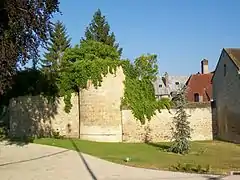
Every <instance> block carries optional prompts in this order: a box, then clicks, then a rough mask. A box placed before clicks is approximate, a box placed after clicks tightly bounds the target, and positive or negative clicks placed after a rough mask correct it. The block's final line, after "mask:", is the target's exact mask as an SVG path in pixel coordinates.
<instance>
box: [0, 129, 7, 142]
mask: <svg viewBox="0 0 240 180" xmlns="http://www.w3.org/2000/svg"><path fill="white" fill-rule="evenodd" d="M6 137H7V130H6V128H5V127H0V140H2V139H4V138H6Z"/></svg>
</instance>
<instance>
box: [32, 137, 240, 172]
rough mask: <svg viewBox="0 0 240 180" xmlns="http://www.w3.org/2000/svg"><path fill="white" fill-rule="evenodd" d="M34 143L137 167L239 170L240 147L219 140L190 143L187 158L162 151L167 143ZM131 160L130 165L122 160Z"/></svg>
mask: <svg viewBox="0 0 240 180" xmlns="http://www.w3.org/2000/svg"><path fill="white" fill-rule="evenodd" d="M34 143H37V144H45V145H51V146H57V147H63V148H66V149H73V150H76V151H81V152H83V153H87V154H90V155H93V156H97V157H99V158H102V159H105V160H108V161H112V162H116V163H121V164H128V165H131V166H137V167H146V168H154V169H164V170H169V168H170V167H171V166H172V165H176V164H177V163H181V164H184V163H190V164H195V165H201V166H202V167H206V166H208V165H210V167H211V173H217V174H225V173H227V172H229V171H231V170H240V146H239V145H235V144H232V143H226V142H220V141H202V142H192V143H191V151H190V153H189V154H188V155H177V154H173V153H169V152H166V151H164V150H163V149H164V148H165V149H166V148H167V146H168V145H169V143H158V144H144V143H99V142H90V141H83V140H69V139H49V138H46V139H37V140H35V141H34ZM126 157H130V158H131V160H130V161H129V162H125V161H124V159H125V158H126Z"/></svg>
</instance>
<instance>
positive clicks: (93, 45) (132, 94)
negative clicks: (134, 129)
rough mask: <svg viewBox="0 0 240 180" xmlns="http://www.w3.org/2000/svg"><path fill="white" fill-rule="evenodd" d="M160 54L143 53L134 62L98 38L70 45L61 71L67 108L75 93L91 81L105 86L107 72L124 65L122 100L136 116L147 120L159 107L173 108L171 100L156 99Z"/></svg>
mask: <svg viewBox="0 0 240 180" xmlns="http://www.w3.org/2000/svg"><path fill="white" fill-rule="evenodd" d="M156 63H157V56H156V55H143V56H141V57H139V58H137V59H136V60H135V63H134V64H131V63H130V61H129V60H120V59H119V53H118V51H117V50H116V48H114V47H112V46H109V45H106V44H103V43H101V42H97V41H92V40H89V41H83V42H82V43H81V45H80V46H75V47H74V48H69V49H67V50H66V51H65V53H64V56H63V64H62V70H61V73H60V78H59V80H60V93H61V95H62V96H63V97H64V101H65V111H66V112H69V111H70V109H71V107H72V104H71V101H70V99H71V94H72V93H73V92H77V91H79V88H80V89H84V88H87V84H88V81H91V82H92V83H93V85H94V86H95V88H97V87H98V86H101V83H102V78H103V76H106V75H107V73H109V72H110V73H115V72H116V68H117V67H118V66H122V67H123V70H124V73H125V75H126V78H125V82H124V84H125V93H124V98H123V99H122V104H123V105H125V106H128V107H129V108H130V109H131V110H132V111H133V114H134V116H135V117H136V118H137V119H139V120H140V121H141V123H143V124H144V123H145V120H146V119H148V120H150V119H151V117H152V115H154V114H155V111H156V110H159V111H160V109H162V108H166V107H167V108H169V107H170V101H169V100H168V99H164V100H161V101H158V100H156V98H155V94H154V88H153V84H152V81H153V80H154V79H155V78H156V75H157V71H158V67H157V64H156Z"/></svg>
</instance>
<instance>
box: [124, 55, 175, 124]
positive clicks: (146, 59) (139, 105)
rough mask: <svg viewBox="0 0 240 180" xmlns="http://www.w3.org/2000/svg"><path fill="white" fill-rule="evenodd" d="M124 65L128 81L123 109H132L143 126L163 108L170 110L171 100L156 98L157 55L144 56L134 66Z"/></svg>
mask: <svg viewBox="0 0 240 180" xmlns="http://www.w3.org/2000/svg"><path fill="white" fill-rule="evenodd" d="M124 65H125V66H124V72H125V75H126V79H125V91H124V97H123V99H122V107H128V108H129V109H131V110H132V112H133V114H134V116H135V117H136V119H138V120H140V122H141V123H142V124H145V122H146V120H150V119H151V117H152V116H153V115H154V114H155V112H156V110H158V111H159V112H160V110H161V109H163V108H168V109H169V108H170V106H171V102H170V100H169V99H167V98H166V99H161V100H157V99H156V98H155V93H154V87H153V81H155V80H156V76H157V72H158V66H157V56H156V55H150V54H147V55H142V56H140V57H139V58H137V59H136V60H135V61H134V64H124Z"/></svg>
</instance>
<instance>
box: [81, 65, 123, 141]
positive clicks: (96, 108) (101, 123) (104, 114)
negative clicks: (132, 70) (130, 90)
mask: <svg viewBox="0 0 240 180" xmlns="http://www.w3.org/2000/svg"><path fill="white" fill-rule="evenodd" d="M116 74H117V75H116V76H115V75H114V74H108V75H107V77H106V78H104V79H103V82H102V86H101V87H99V88H98V89H95V88H94V87H93V85H90V86H89V87H88V89H87V90H83V91H82V92H81V113H80V119H81V138H82V139H87V140H96V141H114V142H121V141H122V123H121V110H120V105H121V97H123V95H124V83H123V81H124V79H125V76H124V73H123V70H122V68H119V69H118V71H117V73H116Z"/></svg>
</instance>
